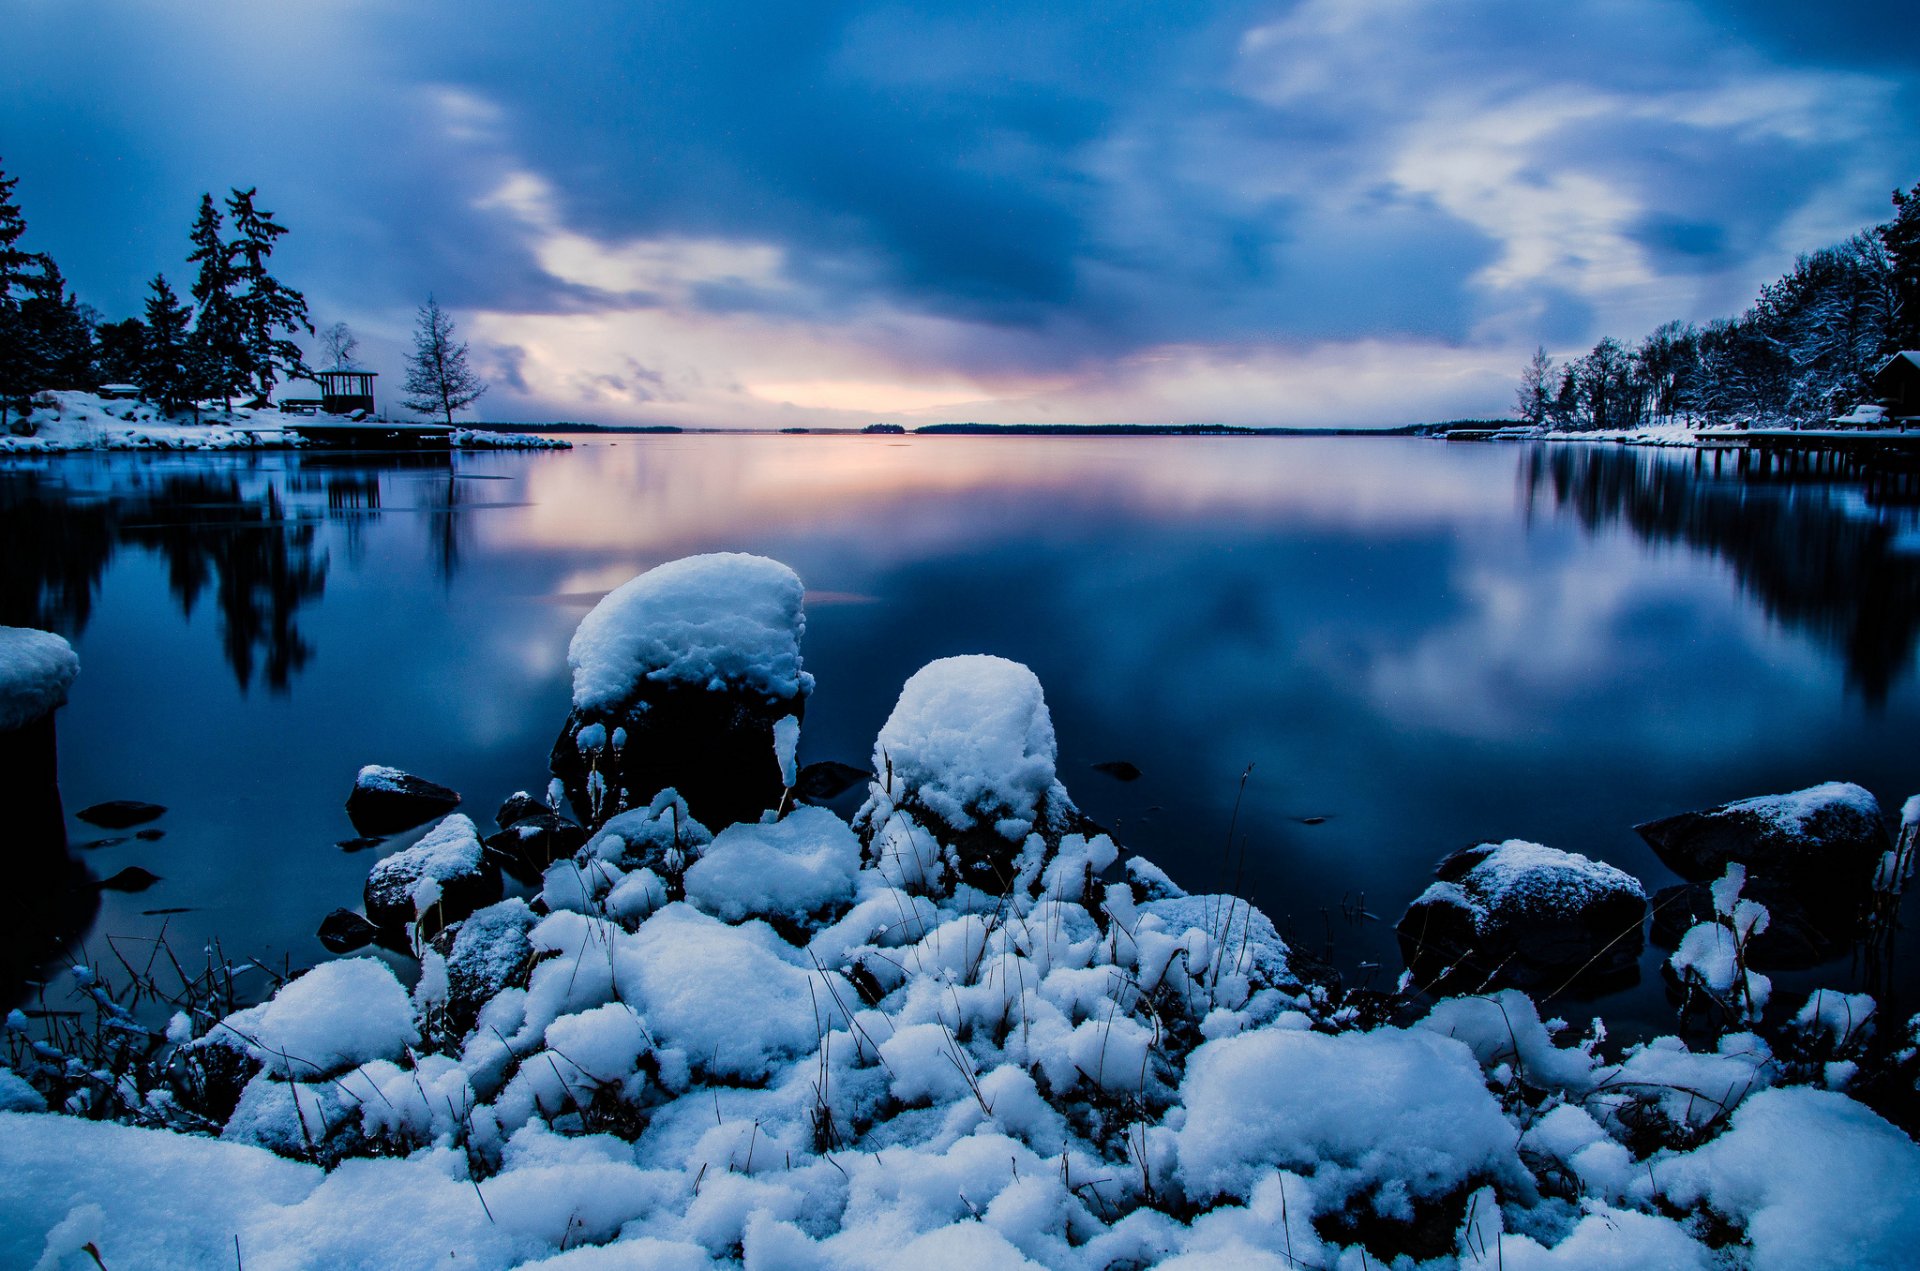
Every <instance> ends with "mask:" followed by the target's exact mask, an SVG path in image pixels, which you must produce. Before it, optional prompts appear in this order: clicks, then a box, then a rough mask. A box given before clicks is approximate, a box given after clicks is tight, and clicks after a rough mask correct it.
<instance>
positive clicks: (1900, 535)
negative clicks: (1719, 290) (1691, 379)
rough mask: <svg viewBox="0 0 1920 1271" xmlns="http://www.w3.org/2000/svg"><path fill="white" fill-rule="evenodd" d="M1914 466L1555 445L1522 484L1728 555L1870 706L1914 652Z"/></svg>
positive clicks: (1587, 521) (1586, 517) (1919, 553)
mask: <svg viewBox="0 0 1920 1271" xmlns="http://www.w3.org/2000/svg"><path fill="white" fill-rule="evenodd" d="M1911 462H1912V461H1911V460H1910V459H1904V460H1903V459H1902V458H1901V457H1900V456H1876V457H1867V458H1864V459H1863V458H1859V457H1853V456H1843V455H1826V456H1816V455H1803V456H1800V457H1798V458H1797V459H1795V460H1791V461H1788V462H1786V463H1781V462H1780V461H1778V460H1777V459H1775V458H1773V457H1771V456H1762V455H1752V456H1750V455H1748V454H1747V453H1745V452H1744V451H1741V452H1737V453H1728V452H1724V451H1716V452H1704V451H1684V452H1677V453H1675V452H1661V451H1653V450H1646V449H1618V448H1614V447H1601V446H1572V445H1559V446H1542V447H1536V448H1534V449H1532V451H1531V452H1530V453H1529V454H1528V456H1527V458H1526V460H1525V463H1524V482H1525V488H1526V490H1527V492H1528V494H1529V496H1530V497H1533V498H1540V497H1544V498H1546V499H1548V500H1550V501H1551V504H1552V506H1554V507H1556V508H1559V509H1564V510H1566V511H1570V512H1571V513H1572V514H1573V515H1574V516H1575V517H1576V518H1577V519H1578V520H1579V522H1580V523H1581V524H1582V525H1583V526H1586V527H1588V528H1589V529H1593V528H1597V527H1600V526H1605V525H1610V524H1614V523H1622V524H1625V525H1626V526H1628V527H1629V528H1630V529H1631V530H1632V531H1633V532H1634V533H1635V534H1636V535H1638V536H1639V537H1640V538H1642V539H1645V540H1648V541H1651V542H1658V543H1680V544H1684V545H1686V546H1688V547H1691V548H1693V549H1695V550H1696V551H1700V552H1705V553H1709V554H1711V555H1712V556H1714V557H1716V558H1718V559H1720V560H1722V561H1725V562H1726V563H1727V564H1728V565H1730V566H1731V567H1732V568H1733V572H1734V576H1735V577H1736V578H1737V579H1738V580H1739V583H1740V586H1741V589H1742V590H1743V591H1744V592H1745V593H1746V594H1747V595H1748V596H1750V597H1752V598H1753V599H1754V600H1756V601H1758V602H1759V604H1760V606H1761V607H1762V608H1763V610H1764V611H1765V612H1766V613H1767V615H1768V616H1769V617H1771V618H1772V619H1774V620H1775V621H1777V622H1779V623H1781V624H1782V625H1783V626H1785V627H1787V628H1789V629H1790V630H1795V631H1802V632H1805V633H1807V634H1809V635H1811V636H1813V637H1814V638H1816V639H1817V640H1819V641H1820V642H1821V643H1822V644H1823V645H1825V646H1826V647H1828V648H1829V649H1831V650H1833V652H1835V653H1836V654H1838V655H1839V656H1840V657H1841V658H1842V659H1843V661H1844V663H1845V667H1846V679H1847V684H1848V685H1849V687H1850V688H1852V689H1854V690H1856V691H1858V692H1859V693H1860V694H1861V696H1862V697H1863V698H1865V700H1866V701H1867V702H1869V703H1870V704H1873V705H1875V706H1878V705H1881V704H1883V703H1884V702H1885V701H1886V699H1887V695H1888V694H1889V693H1890V692H1891V691H1892V689H1893V688H1894V686H1895V685H1896V684H1897V683H1899V682H1900V680H1901V679H1902V677H1904V676H1906V675H1907V674H1908V673H1909V672H1910V671H1911V669H1912V667H1913V663H1914V653H1915V649H1916V647H1920V540H1916V537H1915V534H1914V528H1915V524H1916V518H1915V515H1914V511H1913V509H1914V508H1915V507H1916V506H1920V479H1916V476H1915V473H1914V471H1913V468H1912V467H1911Z"/></svg>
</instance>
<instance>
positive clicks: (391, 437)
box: [286, 419, 453, 450]
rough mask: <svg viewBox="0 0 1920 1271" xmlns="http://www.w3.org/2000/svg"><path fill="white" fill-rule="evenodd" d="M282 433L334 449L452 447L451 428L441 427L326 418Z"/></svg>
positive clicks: (295, 425)
mask: <svg viewBox="0 0 1920 1271" xmlns="http://www.w3.org/2000/svg"><path fill="white" fill-rule="evenodd" d="M286 431H287V433H288V435H289V436H294V437H300V438H303V439H304V440H305V441H306V442H307V444H308V445H311V446H325V447H328V448H330V449H337V450H447V449H450V448H451V447H452V445H453V429H451V428H449V427H447V426H446V425H445V424H388V423H376V422H373V421H366V422H359V423H356V422H353V421H351V420H344V419H338V420H336V419H329V420H324V421H315V422H313V423H310V424H309V423H299V424H288V425H287V429H286Z"/></svg>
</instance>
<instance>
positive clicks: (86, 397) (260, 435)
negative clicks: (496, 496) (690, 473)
mask: <svg viewBox="0 0 1920 1271" xmlns="http://www.w3.org/2000/svg"><path fill="white" fill-rule="evenodd" d="M40 400H43V401H50V402H51V405H44V406H36V407H35V408H34V409H33V410H32V411H31V412H29V413H28V414H27V415H26V416H25V418H24V419H16V420H15V426H16V427H19V428H20V429H21V432H20V433H17V434H14V435H4V434H0V459H4V458H8V457H11V456H24V455H51V454H68V453H73V452H76V451H86V450H285V449H293V448H296V447H300V446H302V445H304V444H305V443H304V442H303V441H302V439H300V438H299V437H297V436H290V435H289V434H288V430H289V429H298V428H299V427H300V426H301V425H303V424H305V425H311V424H314V423H317V422H321V421H319V420H316V419H315V417H314V416H312V415H290V414H287V413H286V412H285V411H280V410H275V409H272V408H264V409H259V410H251V409H236V410H231V411H228V410H221V409H218V408H213V409H208V410H203V411H202V412H201V422H199V423H194V422H192V418H191V416H190V415H187V414H180V415H167V414H164V413H163V412H161V411H160V410H159V408H157V407H155V406H151V405H148V404H147V403H146V402H142V401H132V400H114V399H107V398H103V397H99V396H97V395H95V394H93V393H78V392H59V393H43V394H40ZM27 434H31V435H27ZM451 444H452V446H453V448H454V449H457V450H568V449H571V448H572V443H570V442H566V441H559V440H555V439H552V438H546V437H536V436H532V435H530V434H526V433H501V432H491V431H487V430H484V429H474V428H456V429H454V431H453V436H452V439H451Z"/></svg>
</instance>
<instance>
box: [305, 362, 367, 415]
mask: <svg viewBox="0 0 1920 1271" xmlns="http://www.w3.org/2000/svg"><path fill="white" fill-rule="evenodd" d="M376 375H378V372H377V371H315V372H314V373H313V378H314V379H315V380H316V381H318V382H319V384H320V409H321V411H322V412H323V413H325V414H328V415H351V414H352V413H353V412H354V411H356V410H364V411H366V412H367V414H369V415H371V414H373V413H374V411H373V381H374V377H375V376H376Z"/></svg>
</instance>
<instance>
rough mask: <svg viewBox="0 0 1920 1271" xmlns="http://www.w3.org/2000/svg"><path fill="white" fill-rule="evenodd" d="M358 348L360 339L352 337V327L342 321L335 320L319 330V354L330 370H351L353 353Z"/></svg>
mask: <svg viewBox="0 0 1920 1271" xmlns="http://www.w3.org/2000/svg"><path fill="white" fill-rule="evenodd" d="M359 348H360V341H359V340H357V339H355V338H354V334H353V330H352V328H350V327H349V326H347V324H346V323H344V322H336V323H334V324H333V325H332V326H330V327H327V328H325V329H324V330H322V331H321V332H320V356H321V357H322V358H323V359H324V360H325V361H326V364H327V369H328V370H330V371H350V370H352V369H353V355H354V354H355V353H356V352H358V351H359Z"/></svg>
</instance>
